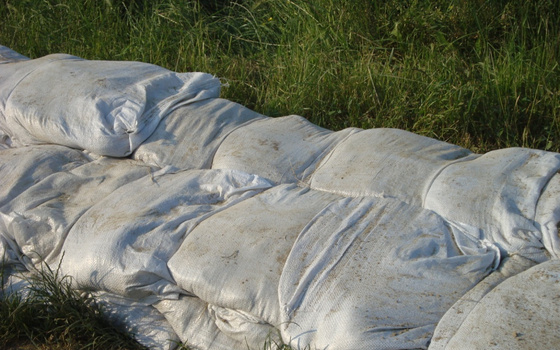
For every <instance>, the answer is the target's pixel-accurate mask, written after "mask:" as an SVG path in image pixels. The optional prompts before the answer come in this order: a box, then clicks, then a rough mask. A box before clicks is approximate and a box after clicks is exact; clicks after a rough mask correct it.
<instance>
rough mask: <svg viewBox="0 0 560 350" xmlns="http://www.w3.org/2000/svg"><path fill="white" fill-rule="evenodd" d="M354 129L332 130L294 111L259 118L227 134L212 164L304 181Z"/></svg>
mask: <svg viewBox="0 0 560 350" xmlns="http://www.w3.org/2000/svg"><path fill="white" fill-rule="evenodd" d="M357 131H358V130H357V129H353V128H352V129H345V130H342V131H338V132H332V131H330V130H326V129H323V128H320V127H318V126H317V125H314V124H311V123H310V122H309V121H307V120H306V119H304V118H303V117H300V116H294V115H293V116H287V117H281V118H267V119H264V120H259V121H256V122H254V123H251V124H248V125H246V126H243V127H241V128H239V129H237V130H235V131H234V132H232V133H231V134H230V135H228V137H226V139H225V140H224V141H223V142H222V144H221V145H220V147H219V148H218V150H217V152H216V155H215V156H214V161H213V163H212V168H213V169H240V170H243V171H246V172H248V173H252V174H258V175H259V176H262V177H264V178H266V179H268V180H269V181H271V182H273V183H275V184H280V183H295V182H302V183H306V182H307V181H308V177H309V176H310V175H311V174H312V173H313V171H314V170H315V168H316V167H317V165H318V164H319V162H320V161H321V160H322V159H323V158H324V157H325V156H326V155H327V154H328V153H329V152H330V151H331V150H332V149H333V147H335V146H336V145H337V144H338V143H339V142H341V141H342V140H344V139H345V138H346V137H348V136H349V135H351V134H352V133H355V132H357Z"/></svg>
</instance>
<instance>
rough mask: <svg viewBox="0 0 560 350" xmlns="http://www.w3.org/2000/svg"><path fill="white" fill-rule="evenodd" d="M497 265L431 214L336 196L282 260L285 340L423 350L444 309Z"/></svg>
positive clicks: (488, 251)
mask: <svg viewBox="0 0 560 350" xmlns="http://www.w3.org/2000/svg"><path fill="white" fill-rule="evenodd" d="M499 259H500V257H499V251H498V249H497V248H496V247H494V246H491V245H489V244H486V243H484V242H482V241H480V240H477V239H476V238H475V237H473V236H472V234H471V232H467V231H462V230H459V229H457V228H455V227H450V226H448V225H447V224H446V222H445V220H443V219H442V218H441V217H440V216H438V215H437V214H435V213H434V212H432V211H429V210H425V209H422V208H420V207H418V206H411V205H409V204H407V203H405V202H402V201H398V200H394V199H390V198H368V197H358V198H344V199H341V200H339V201H336V202H334V203H332V204H331V205H330V206H328V207H327V208H325V209H324V210H323V211H322V212H321V213H319V214H318V215H317V216H316V217H315V218H314V219H313V221H312V222H310V223H309V225H308V226H307V227H306V228H305V229H304V230H303V231H302V232H301V233H300V235H299V237H298V238H297V240H296V242H295V243H294V246H293V248H292V250H291V252H290V255H289V257H288V260H287V261H286V264H285V267H284V270H283V272H282V276H281V278H280V287H279V297H280V306H281V310H282V323H281V327H280V329H281V331H282V338H283V339H285V340H289V341H290V342H291V344H292V345H293V346H296V347H305V346H310V347H311V348H319V349H324V348H327V347H328V348H332V349H426V348H427V346H428V344H429V342H430V339H431V336H432V333H433V331H434V329H435V326H436V324H437V322H438V321H439V319H440V318H441V316H442V315H443V314H444V313H445V311H447V309H448V308H449V307H451V305H453V304H454V303H455V302H456V301H457V300H458V299H459V298H460V297H461V296H462V295H463V294H464V293H465V292H467V291H468V290H470V289H471V288H472V287H473V286H475V285H476V284H477V283H478V282H479V281H480V280H481V279H483V278H484V277H485V276H487V275H488V274H489V273H490V272H491V271H492V270H493V269H494V268H495V267H496V264H497V263H498V262H499Z"/></svg>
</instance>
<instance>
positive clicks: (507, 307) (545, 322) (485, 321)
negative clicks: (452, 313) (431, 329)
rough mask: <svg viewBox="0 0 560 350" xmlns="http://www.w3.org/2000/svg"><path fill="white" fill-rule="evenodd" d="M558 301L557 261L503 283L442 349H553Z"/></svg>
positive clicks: (559, 331) (559, 324)
mask: <svg viewBox="0 0 560 350" xmlns="http://www.w3.org/2000/svg"><path fill="white" fill-rule="evenodd" d="M558 300H560V260H558V259H553V260H550V261H547V262H544V263H541V264H539V265H537V266H534V267H532V268H530V269H528V270H526V271H524V272H521V273H519V274H518V275H516V276H514V277H511V278H509V279H507V280H505V281H504V282H502V283H501V284H499V285H498V286H497V287H496V288H494V289H493V290H492V291H491V292H489V293H488V294H486V295H485V296H484V298H482V300H480V302H478V304H477V305H476V306H475V307H474V308H473V310H472V311H471V312H470V313H469V314H468V316H467V317H466V319H465V320H464V321H463V323H461V325H460V327H459V329H458V330H457V332H456V333H455V334H454V335H453V336H452V337H451V338H450V339H449V340H448V343H447V344H445V349H449V350H452V349H461V350H462V349H469V350H471V349H472V350H476V349H481V350H482V349H484V350H486V349H512V350H516V349H519V350H533V349H534V350H540V349H557V348H558V344H560V303H559V302H558ZM437 348H440V349H443V347H437ZM437 348H436V347H434V349H437Z"/></svg>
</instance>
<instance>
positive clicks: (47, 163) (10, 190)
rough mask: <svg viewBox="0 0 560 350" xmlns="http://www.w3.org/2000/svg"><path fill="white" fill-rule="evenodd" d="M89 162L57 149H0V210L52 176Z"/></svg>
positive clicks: (50, 146)
mask: <svg viewBox="0 0 560 350" xmlns="http://www.w3.org/2000/svg"><path fill="white" fill-rule="evenodd" d="M89 160H90V159H89V158H88V157H86V156H85V155H84V154H83V153H82V152H79V151H76V150H73V149H70V148H68V147H64V146H58V145H43V146H29V147H20V148H5V149H0V179H2V181H0V208H1V207H2V206H3V205H5V204H7V203H8V202H10V201H11V200H13V199H14V198H16V197H17V196H18V195H20V194H21V193H22V192H24V191H26V190H27V189H28V188H29V187H31V186H33V185H34V184H36V183H38V182H40V181H41V180H43V179H44V178H46V177H48V176H50V175H52V174H53V173H57V172H59V171H70V170H72V169H74V168H76V167H78V166H80V165H83V164H85V163H87V162H89Z"/></svg>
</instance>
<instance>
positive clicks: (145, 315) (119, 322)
mask: <svg viewBox="0 0 560 350" xmlns="http://www.w3.org/2000/svg"><path fill="white" fill-rule="evenodd" d="M94 297H95V301H96V303H97V304H98V305H99V306H100V307H101V309H102V310H103V313H104V314H105V315H106V316H107V317H108V318H109V319H110V320H111V321H112V322H113V323H114V324H115V325H116V326H117V327H119V328H120V329H122V330H124V331H126V332H127V333H128V334H130V335H132V336H133V337H134V339H135V340H136V341H138V343H140V344H141V345H143V346H145V347H147V348H148V349H151V350H172V349H175V348H177V345H178V344H179V343H180V339H179V337H178V336H177V334H176V333H175V331H174V330H173V328H172V327H171V325H170V324H169V322H167V320H166V319H165V317H164V316H163V315H162V314H161V313H160V312H159V311H158V310H157V309H156V308H154V307H153V306H152V305H150V304H146V303H142V302H139V301H137V300H135V299H129V298H123V297H122V296H119V295H114V294H110V293H104V292H102V293H94Z"/></svg>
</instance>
